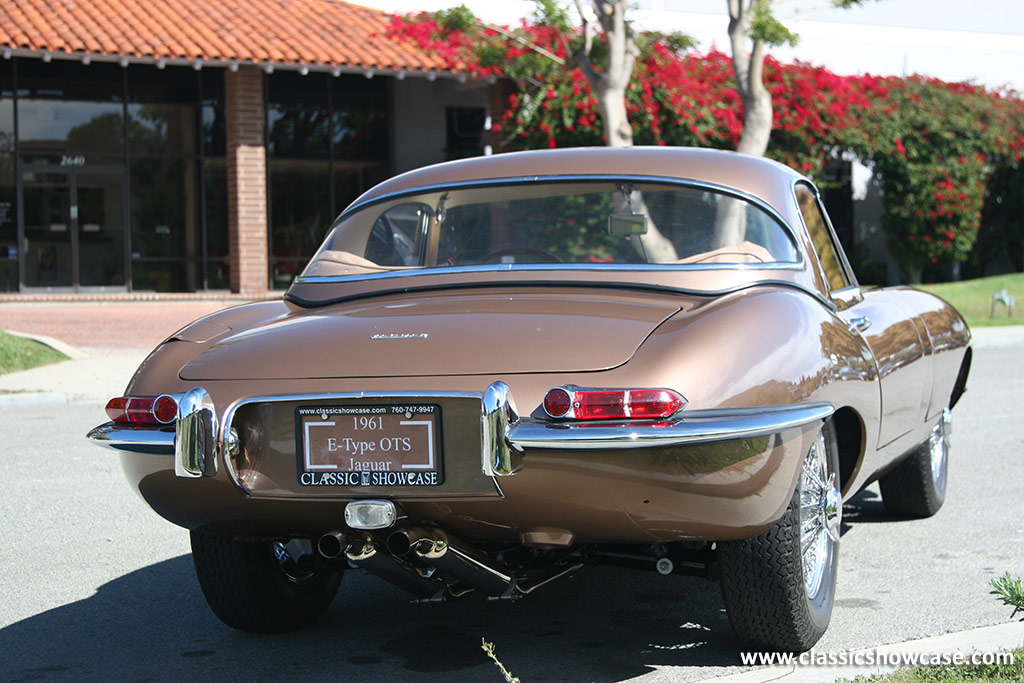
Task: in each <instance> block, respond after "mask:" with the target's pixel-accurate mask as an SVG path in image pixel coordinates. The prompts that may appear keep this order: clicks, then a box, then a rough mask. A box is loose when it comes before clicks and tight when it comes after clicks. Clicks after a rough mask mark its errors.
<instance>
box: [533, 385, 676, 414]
mask: <svg viewBox="0 0 1024 683" xmlns="http://www.w3.org/2000/svg"><path fill="white" fill-rule="evenodd" d="M685 405H686V399H685V398H683V396H682V395H680V394H679V393H677V392H675V391H672V390H671V389H583V388H580V387H555V388H554V389H551V390H550V391H548V393H547V395H546V396H545V397H544V411H545V412H546V413H547V414H548V415H550V416H551V417H557V418H568V419H573V420H657V419H664V418H666V417H670V416H671V415H673V414H675V413H676V412H677V411H678V410H680V409H681V408H682V407H683V406H685Z"/></svg>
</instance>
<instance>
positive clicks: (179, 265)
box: [132, 260, 194, 292]
mask: <svg viewBox="0 0 1024 683" xmlns="http://www.w3.org/2000/svg"><path fill="white" fill-rule="evenodd" d="M187 265H188V264H187V263H186V262H185V261H184V260H181V261H136V262H134V263H132V289H133V290H134V291H136V292H139V291H143V292H191V291H194V288H193V287H190V286H189V285H190V281H189V276H188V268H187Z"/></svg>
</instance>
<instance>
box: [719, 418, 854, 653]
mask: <svg viewBox="0 0 1024 683" xmlns="http://www.w3.org/2000/svg"><path fill="white" fill-rule="evenodd" d="M838 453H839V448H838V445H837V443H836V433H835V427H834V425H833V424H832V423H831V422H826V423H825V424H824V425H823V426H822V428H821V429H820V430H819V431H818V433H817V434H815V435H814V438H813V439H812V440H811V442H810V444H809V445H808V446H807V450H806V452H805V453H804V455H803V460H802V461H801V462H800V469H799V472H798V476H797V483H796V487H795V490H794V491H793V496H792V498H791V499H790V504H789V508H788V509H787V510H786V512H785V513H784V514H783V515H782V517H781V518H780V519H779V520H778V521H777V522H776V523H775V524H774V525H773V526H772V527H771V528H770V529H768V530H767V531H765V532H764V533H762V534H761V535H759V536H755V537H754V538H747V539H741V540H738V541H723V542H721V543H719V544H718V560H719V563H720V565H721V587H722V598H723V600H724V602H725V608H726V613H727V615H728V617H729V623H730V624H731V625H732V628H733V631H734V632H735V633H736V636H737V637H738V638H739V640H740V641H742V642H743V643H744V644H745V645H747V646H748V647H751V648H756V649H762V650H776V651H785V652H804V651H806V650H808V649H810V648H811V646H812V645H814V643H816V642H817V641H818V639H819V638H821V636H822V634H824V633H825V629H826V628H827V627H828V622H829V619H830V618H831V616H832V604H833V602H834V599H835V585H836V575H837V572H838V558H839V533H840V525H841V523H842V508H843V502H842V497H841V494H840V492H839V476H838V471H839V457H838Z"/></svg>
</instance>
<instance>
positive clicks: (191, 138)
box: [128, 65, 199, 155]
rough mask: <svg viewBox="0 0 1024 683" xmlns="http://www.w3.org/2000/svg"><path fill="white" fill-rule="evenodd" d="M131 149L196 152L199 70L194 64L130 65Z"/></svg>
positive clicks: (129, 146)
mask: <svg viewBox="0 0 1024 683" xmlns="http://www.w3.org/2000/svg"><path fill="white" fill-rule="evenodd" d="M128 101H129V105H128V151H129V152H130V153H131V154H189V155H191V154H195V151H196V138H197V135H196V132H197V131H196V107H197V105H198V101H199V74H197V73H196V72H195V71H194V70H193V69H191V68H185V67H168V68H166V69H157V68H156V67H153V66H134V65H133V66H130V67H129V68H128Z"/></svg>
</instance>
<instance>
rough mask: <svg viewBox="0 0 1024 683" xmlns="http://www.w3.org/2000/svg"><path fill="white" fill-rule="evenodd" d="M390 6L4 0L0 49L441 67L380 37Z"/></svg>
mask: <svg viewBox="0 0 1024 683" xmlns="http://www.w3.org/2000/svg"><path fill="white" fill-rule="evenodd" d="M389 19H390V15H389V14H387V13H385V12H381V11H378V10H375V9H369V8H366V7H360V6H358V5H352V4H349V3H347V2H341V1H340V0H3V1H2V2H0V48H3V49H4V53H5V56H9V54H11V53H12V52H13V53H14V54H37V53H39V54H42V53H47V52H49V53H51V54H52V56H55V57H60V56H62V55H61V53H67V54H69V55H75V56H84V55H89V56H90V57H97V58H100V59H102V58H128V59H129V60H131V61H135V60H138V59H144V60H158V59H164V60H168V61H176V60H177V61H180V60H189V61H192V60H196V59H202V60H203V61H204V62H209V61H213V62H221V63H230V62H232V61H237V62H239V63H258V64H264V63H272V64H275V65H281V66H286V65H287V66H291V67H292V68H297V67H299V66H307V67H310V68H324V69H326V68H337V67H340V68H342V69H345V70H349V69H356V68H360V69H364V68H373V69H380V70H388V71H391V70H394V71H400V70H410V71H430V70H435V69H437V70H440V69H441V68H442V67H441V61H440V60H439V59H438V58H436V57H434V56H431V55H428V54H426V53H424V52H422V51H420V50H418V49H416V48H415V47H413V46H411V45H408V44H405V43H398V42H395V41H393V40H389V39H388V38H386V37H384V34H385V30H386V27H387V24H388V21H389Z"/></svg>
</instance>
